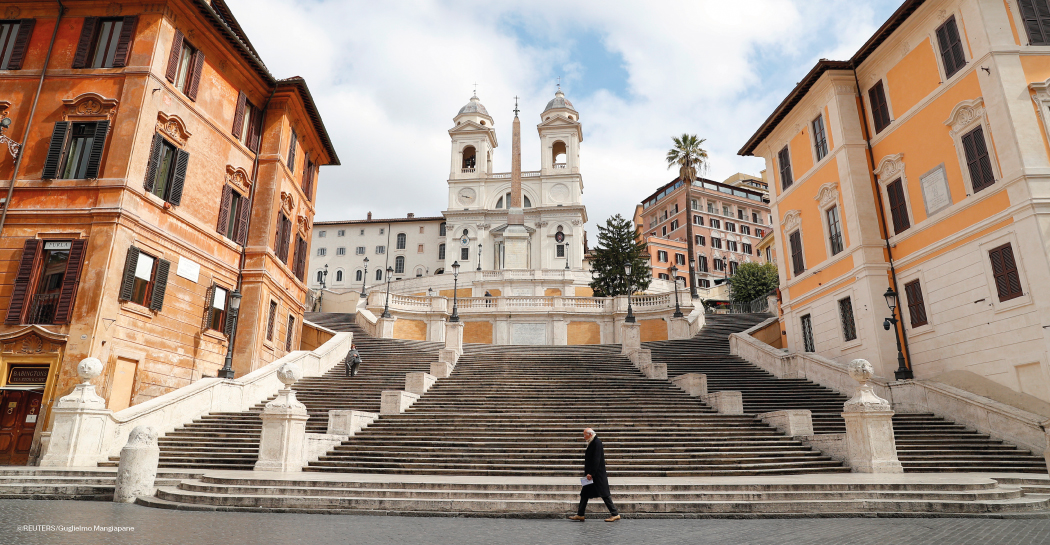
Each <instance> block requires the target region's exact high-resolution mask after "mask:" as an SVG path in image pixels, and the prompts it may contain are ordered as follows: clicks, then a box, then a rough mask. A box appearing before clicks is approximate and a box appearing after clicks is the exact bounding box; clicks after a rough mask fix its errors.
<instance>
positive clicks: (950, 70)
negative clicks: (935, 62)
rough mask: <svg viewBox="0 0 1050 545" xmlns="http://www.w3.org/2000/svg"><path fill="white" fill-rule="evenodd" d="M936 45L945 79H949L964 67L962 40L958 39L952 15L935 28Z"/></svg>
mask: <svg viewBox="0 0 1050 545" xmlns="http://www.w3.org/2000/svg"><path fill="white" fill-rule="evenodd" d="M937 45H938V46H940V50H941V60H942V61H943V62H944V76H945V77H947V78H950V77H952V76H954V75H955V73H956V72H958V71H959V70H962V67H964V66H966V57H965V55H963V46H962V39H961V38H960V37H959V27H958V25H956V24H955V16H954V15H952V16H951V17H949V18H948V20H947V21H945V22H944V24H943V25H941V26H939V27H937Z"/></svg>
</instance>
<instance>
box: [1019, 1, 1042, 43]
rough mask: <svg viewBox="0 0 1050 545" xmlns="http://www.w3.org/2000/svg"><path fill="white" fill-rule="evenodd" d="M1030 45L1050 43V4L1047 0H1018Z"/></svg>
mask: <svg viewBox="0 0 1050 545" xmlns="http://www.w3.org/2000/svg"><path fill="white" fill-rule="evenodd" d="M1017 4H1018V7H1020V8H1021V18H1022V19H1024V29H1025V32H1027V33H1028V45H1050V5H1048V3H1047V0H1018V1H1017Z"/></svg>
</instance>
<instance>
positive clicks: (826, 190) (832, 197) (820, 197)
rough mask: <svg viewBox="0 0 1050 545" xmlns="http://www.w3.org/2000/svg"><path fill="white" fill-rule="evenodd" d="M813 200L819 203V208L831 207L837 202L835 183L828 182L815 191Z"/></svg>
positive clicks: (837, 192)
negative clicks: (815, 194)
mask: <svg viewBox="0 0 1050 545" xmlns="http://www.w3.org/2000/svg"><path fill="white" fill-rule="evenodd" d="M814 200H816V201H817V202H819V203H820V207H821V208H825V207H828V206H831V205H832V204H834V203H836V202H838V200H839V184H838V183H836V182H828V183H826V184H824V185H822V186H820V189H818V190H817V196H816V197H814Z"/></svg>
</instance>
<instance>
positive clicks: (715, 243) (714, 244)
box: [711, 237, 722, 250]
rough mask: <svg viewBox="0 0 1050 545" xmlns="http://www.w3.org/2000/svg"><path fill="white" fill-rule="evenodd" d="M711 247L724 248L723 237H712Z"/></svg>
mask: <svg viewBox="0 0 1050 545" xmlns="http://www.w3.org/2000/svg"><path fill="white" fill-rule="evenodd" d="M711 247H712V248H717V249H719V250H721V249H722V239H720V238H715V237H711Z"/></svg>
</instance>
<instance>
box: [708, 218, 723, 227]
mask: <svg viewBox="0 0 1050 545" xmlns="http://www.w3.org/2000/svg"><path fill="white" fill-rule="evenodd" d="M710 223H711V228H712V229H721V228H722V222H721V221H720V220H716V219H715V218H711V221H710Z"/></svg>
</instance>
